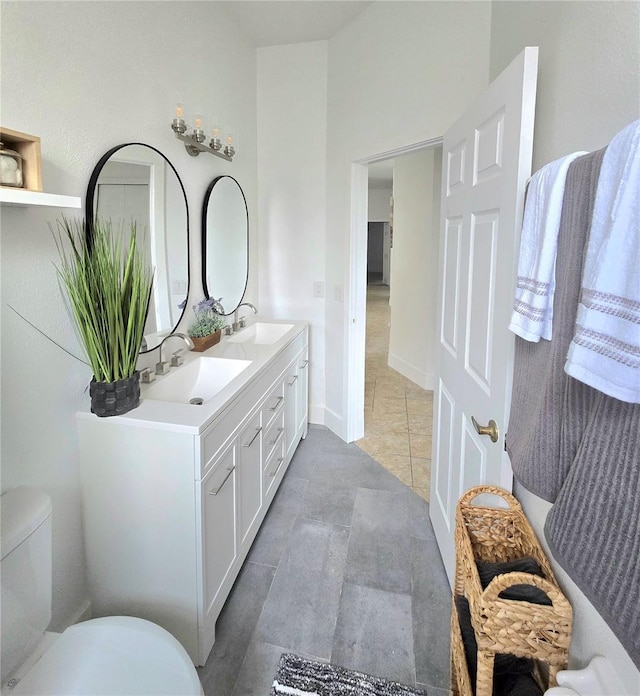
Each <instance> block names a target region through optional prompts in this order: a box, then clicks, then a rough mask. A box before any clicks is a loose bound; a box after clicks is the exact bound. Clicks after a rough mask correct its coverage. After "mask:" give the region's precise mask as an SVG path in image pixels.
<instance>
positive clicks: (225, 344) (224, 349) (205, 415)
mask: <svg viewBox="0 0 640 696" xmlns="http://www.w3.org/2000/svg"><path fill="white" fill-rule="evenodd" d="M254 323H267V324H292V325H293V327H292V328H291V329H289V330H288V331H287V332H286V333H285V334H284V335H283V336H282V337H281V338H279V339H278V340H277V341H275V343H272V344H270V345H264V344H255V343H251V342H250V341H249V342H234V341H229V339H230V338H231V337H232V336H222V338H221V339H220V343H218V344H217V345H215V346H213V347H212V348H209V350H206V351H204V352H202V353H198V352H196V351H188V352H186V353H185V354H184V364H183V365H181V366H180V367H175V368H171V371H170V372H169V373H167V374H166V375H158V376H157V377H156V379H155V381H154V382H152V383H151V385H146V384H142V383H141V384H140V405H139V406H138V407H137V408H134V409H133V410H132V411H129V412H128V413H125V414H124V415H123V416H109V417H108V418H100V419H99V420H105V421H110V422H113V423H118V424H119V425H132V426H136V427H145V428H157V429H161V430H173V431H180V432H190V433H193V434H194V435H198V434H200V433H201V432H202V431H203V430H205V428H206V427H207V426H208V425H209V424H210V423H211V421H213V419H214V418H216V417H217V416H218V415H220V413H222V411H223V410H224V409H225V408H226V407H227V406H229V404H230V403H231V402H232V401H233V400H234V399H235V398H236V396H237V395H238V393H239V392H240V391H241V390H242V389H244V388H245V387H246V386H247V385H248V384H250V383H251V382H252V381H253V380H254V379H255V378H256V377H258V376H259V374H260V372H261V371H262V369H263V368H264V366H265V365H266V364H267V363H268V362H270V360H271V359H272V358H274V357H275V356H276V355H278V353H280V352H281V351H282V350H283V349H284V348H286V346H287V345H288V344H289V343H290V342H291V341H292V340H293V339H294V338H296V336H298V335H299V334H300V333H301V332H302V331H303V330H304V328H305V327H307V326H308V325H309V322H307V321H295V320H290V319H273V320H272V319H264V318H259V317H256V318H255V320H254V321H248V322H247V326H246V327H245V329H240V331H237V332H236V333H235V334H232V335H233V336H237V335H239V334H240V333H241V332H242V331H245V330H246V329H248V328H250V327H251V326H252V325H253V324H254ZM201 357H215V358H235V359H239V360H251V365H249V366H248V367H247V368H246V369H244V370H243V371H242V372H241V373H240V374H239V375H237V376H236V377H234V378H233V379H232V380H231V382H229V384H227V385H226V386H225V387H224V388H223V389H221V390H220V391H219V392H218V393H217V394H216V395H215V396H214V397H212V398H211V399H210V400H209V401H207V402H205V403H204V404H202V405H201V406H192V405H191V404H181V403H177V402H173V401H157V400H153V399H146V398H145V391H146V387H147V386H152V385H155V384H158V382H160V381H161V380H162V379H163V378H164V377H169V376H170V375H175V374H177V373H179V371H180V370H181V369H182V368H183V367H184V366H185V365H188V364H189V363H190V362H192V361H193V360H197V359H198V358H201ZM77 415H78V417H79V418H90V419H94V418H95V419H98V416H96V415H94V414H93V413H91V412H90V410H89V409H87V410H86V411H79V412H78V414H77Z"/></svg>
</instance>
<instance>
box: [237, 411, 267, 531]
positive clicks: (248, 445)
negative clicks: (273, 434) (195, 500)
mask: <svg viewBox="0 0 640 696" xmlns="http://www.w3.org/2000/svg"><path fill="white" fill-rule="evenodd" d="M261 435H262V426H261V418H260V412H259V411H258V413H256V414H255V416H254V417H253V418H252V419H251V420H250V421H249V422H248V423H247V425H246V426H245V427H244V429H243V430H242V431H241V433H240V435H239V436H238V466H237V473H238V507H239V510H238V526H239V537H240V544H243V543H244V541H245V539H246V538H247V536H248V535H249V532H250V531H251V530H252V526H253V523H254V521H255V520H256V517H257V515H258V512H260V506H261V504H262V488H261V486H262V437H261Z"/></svg>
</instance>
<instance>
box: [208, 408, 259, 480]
mask: <svg viewBox="0 0 640 696" xmlns="http://www.w3.org/2000/svg"><path fill="white" fill-rule="evenodd" d="M250 408H251V404H250V403H249V402H248V400H247V399H244V398H241V399H238V400H237V401H236V402H235V403H234V404H232V405H231V406H230V407H229V409H228V410H227V411H225V413H223V414H222V415H221V416H220V417H219V418H216V419H215V420H214V421H213V423H212V424H211V425H210V426H209V427H208V428H207V429H206V430H205V432H204V434H203V435H202V437H201V440H200V442H201V445H200V454H201V460H200V461H201V473H202V474H205V473H206V471H207V470H208V469H209V467H210V466H211V465H212V464H213V459H214V457H215V456H216V454H217V453H218V452H219V451H220V448H221V447H223V446H224V444H225V443H226V442H227V441H228V440H229V437H230V436H231V435H233V433H234V432H235V430H236V429H237V427H238V426H239V425H240V424H241V422H242V421H243V420H244V418H245V417H246V416H247V414H248V412H249V410H250Z"/></svg>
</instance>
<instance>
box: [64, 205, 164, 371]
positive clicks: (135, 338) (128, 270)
mask: <svg viewBox="0 0 640 696" xmlns="http://www.w3.org/2000/svg"><path fill="white" fill-rule="evenodd" d="M52 231H53V234H54V238H55V240H56V245H57V247H58V252H59V255H60V264H59V265H58V266H57V267H56V268H57V271H58V275H59V277H60V280H61V281H62V285H63V286H64V288H65V290H66V293H67V296H68V298H69V304H70V309H71V313H72V315H73V318H74V320H75V324H76V326H77V329H78V332H79V335H80V341H81V343H82V346H83V348H84V351H85V353H86V355H87V359H88V361H89V364H90V365H91V368H92V369H93V376H94V378H95V380H96V381H97V382H116V381H118V380H121V379H126V378H128V377H131V376H132V375H133V374H134V372H135V371H136V363H137V360H138V353H139V352H140V345H141V343H142V338H143V334H144V326H145V322H146V317H147V310H148V307H149V298H150V295H151V287H152V283H153V269H152V268H151V266H150V264H149V263H148V261H147V260H146V258H145V253H144V247H143V245H142V244H141V241H140V240H139V238H138V234H137V231H136V226H135V223H132V225H131V230H130V234H128V235H127V237H128V240H126V237H125V231H124V229H121V230H113V229H112V225H111V222H110V221H104V220H100V219H96V220H95V222H94V224H93V229H92V234H91V238H90V239H89V238H88V237H87V234H86V224H85V222H84V220H78V219H75V220H68V219H67V218H65V217H63V218H62V219H61V220H58V221H57V230H56V229H53V228H52Z"/></svg>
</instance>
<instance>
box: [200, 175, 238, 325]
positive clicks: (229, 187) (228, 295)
mask: <svg viewBox="0 0 640 696" xmlns="http://www.w3.org/2000/svg"><path fill="white" fill-rule="evenodd" d="M202 258H203V263H202V286H203V289H204V293H205V296H206V297H214V298H215V299H217V300H218V299H219V300H220V303H221V304H222V306H223V307H224V313H225V314H232V313H233V312H234V311H235V309H236V308H237V306H238V305H239V304H240V302H242V297H243V296H244V292H245V290H246V288H247V279H248V273H249V214H248V210H247V201H246V199H245V197H244V193H243V191H242V188H241V186H240V184H239V183H238V182H237V181H236V180H235V179H234V178H233V177H232V176H219V177H218V178H217V179H214V180H213V181H212V182H211V184H210V186H209V188H208V189H207V193H206V196H205V199H204V207H203V211H202Z"/></svg>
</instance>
